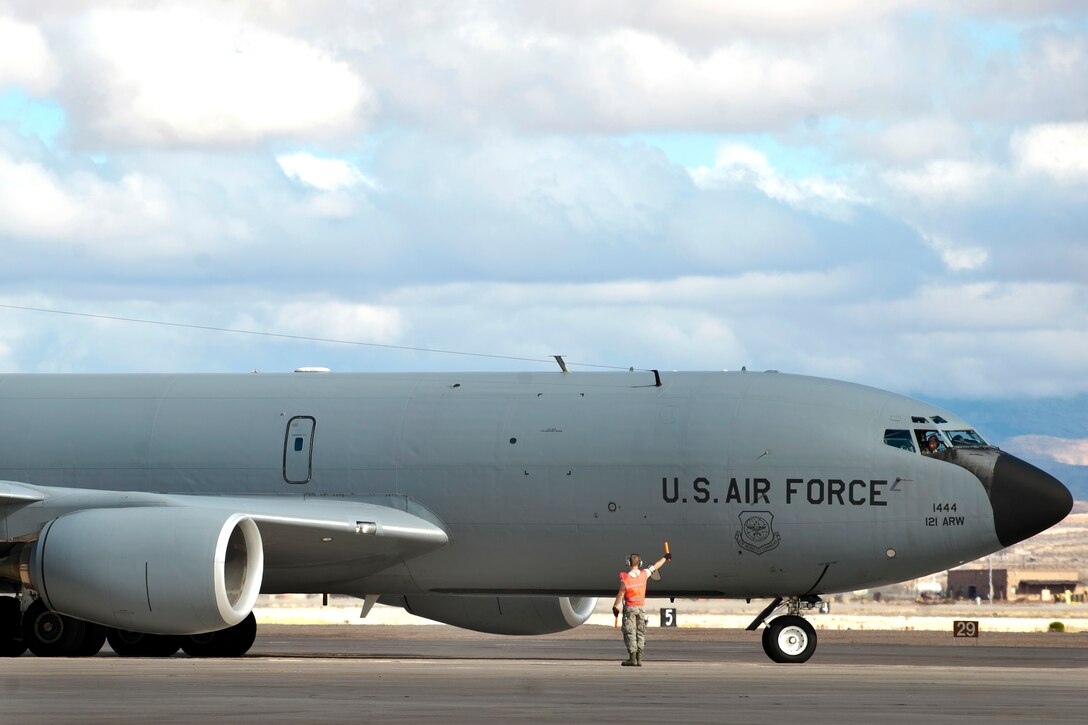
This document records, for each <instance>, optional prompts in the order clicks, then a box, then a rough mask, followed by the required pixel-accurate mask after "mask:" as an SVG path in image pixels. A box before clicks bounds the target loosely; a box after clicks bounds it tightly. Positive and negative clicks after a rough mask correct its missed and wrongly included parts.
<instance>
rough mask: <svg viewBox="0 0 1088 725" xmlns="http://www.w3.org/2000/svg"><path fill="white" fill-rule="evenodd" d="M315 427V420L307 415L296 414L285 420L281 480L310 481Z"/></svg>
mask: <svg viewBox="0 0 1088 725" xmlns="http://www.w3.org/2000/svg"><path fill="white" fill-rule="evenodd" d="M316 428H317V421H316V420H314V419H313V418H311V417H310V416H308V415H297V416H295V417H294V418H292V419H291V420H289V421H287V435H286V437H285V438H284V442H283V480H285V481H287V483H309V482H310V478H311V477H312V476H313V460H314V430H315V429H316Z"/></svg>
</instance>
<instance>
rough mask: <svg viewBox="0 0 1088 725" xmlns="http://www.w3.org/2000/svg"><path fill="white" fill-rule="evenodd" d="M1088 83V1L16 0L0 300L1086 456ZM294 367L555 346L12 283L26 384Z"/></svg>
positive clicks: (11, 9)
mask: <svg viewBox="0 0 1088 725" xmlns="http://www.w3.org/2000/svg"><path fill="white" fill-rule="evenodd" d="M1086 90H1088V11H1086V10H1085V8H1084V6H1083V4H1082V3H1080V2H1074V1H1072V0H1070V1H1068V2H1066V1H1063V0H1023V1H1021V0H973V1H970V0H969V1H967V2H963V3H958V4H955V5H953V6H951V7H949V6H948V4H940V5H937V4H935V3H920V2H909V1H906V0H893V1H887V2H879V3H873V2H870V1H868V0H825V1H824V2H821V3H811V2H803V1H801V0H796V1H795V0H787V1H784V2H778V3H751V2H722V1H719V0H691V1H690V2H670V3H652V2H640V1H637V0H603V1H601V2H586V1H584V0H583V1H581V2H569V3H567V2H551V3H529V2H524V3H515V2H460V3H433V2H425V1H420V2H412V1H408V2H404V1H401V2H388V3H352V4H343V3H332V2H329V3H322V2H310V3H268V2H252V3H246V2H236V3H223V2H210V1H209V2H187V3H171V2H160V3H155V4H149V3H137V2H106V1H102V0H99V1H97V2H93V3H90V2H88V3H79V2H70V1H61V0H45V1H43V0H36V1H35V2H10V1H8V0H0V252H2V255H3V256H2V258H0V260H2V263H0V304H3V305H12V306H18V307H34V308H44V309H55V310H64V311H69V312H79V313H84V314H98V315H107V316H119V317H128V318H139V319H149V320H162V321H169V322H174V323H181V324H189V325H202V326H211V327H226V328H235V329H245V330H254V331H264V332H276V333H282V334H286V335H299V336H311V337H320V338H332V339H343V340H352V341H359V342H370V343H379V344H382V345H388V346H404V347H413V348H433V349H443V350H456V351H465V352H472V353H485V354H493V355H497V356H508V357H515V358H545V357H547V356H548V355H551V354H555V353H561V354H564V355H566V356H567V359H568V360H571V361H577V362H582V363H590V364H597V365H616V366H624V367H626V366H629V365H633V366H635V367H644V368H648V367H654V368H662V369H723V368H728V369H738V368H740V367H741V366H742V365H745V366H747V367H748V368H749V369H767V368H774V369H780V370H783V371H790V372H798V373H806V374H814V375H823V376H830V377H836V378H843V379H848V380H854V381H858V382H863V383H868V384H872V385H877V386H879V387H884V388H888V389H892V390H895V391H897V392H902V393H905V394H909V395H914V396H917V397H922V398H924V399H927V400H933V401H937V402H946V401H955V402H957V403H960V404H961V405H965V406H967V407H968V408H969V409H970V410H972V411H974V412H975V414H976V415H977V416H978V417H979V418H980V420H981V421H983V422H987V423H989V425H990V426H991V428H990V430H989V432H990V436H991V438H998V439H1001V440H1000V442H1002V443H1004V444H1006V445H1007V446H1008V447H1010V448H1012V449H1014V450H1018V451H1020V452H1023V453H1025V454H1030V455H1032V456H1033V457H1034V458H1033V460H1038V461H1046V462H1050V463H1052V464H1054V466H1058V467H1060V468H1062V470H1063V471H1064V470H1067V469H1070V468H1071V467H1076V468H1078V471H1074V474H1075V475H1082V474H1083V473H1084V472H1085V471H1088V469H1085V468H1083V467H1084V466H1086V465H1088V412H1086V411H1088V203H1086V202H1088V92H1086ZM299 365H324V366H328V367H331V368H334V369H337V370H420V369H427V370H442V369H461V370H463V369H525V368H527V367H529V368H543V369H547V366H542V365H538V364H536V363H532V362H528V361H518V360H510V359H502V358H486V357H476V356H456V355H435V354H425V353H420V352H406V351H398V350H395V349H392V348H382V347H366V346H349V345H334V344H326V343H314V342H304V341H290V340H284V339H274V338H266V337H254V336H242V335H231V334H227V333H217V332H209V331H198V330H192V329H186V328H170V327H153V326H147V325H139V324H132V323H122V322H117V321H109V320H103V319H90V318H77V317H72V316H66V315H50V314H46V313H34V312H27V311H20V310H13V309H7V308H0V371H9V372H23V371H50V372H51V371H87V372H97V371H223V370H239V371H241V370H251V369H255V368H256V369H261V370H290V369H292V368H294V367H296V366H299ZM553 366H554V364H553ZM1048 411H1054V413H1053V414H1052V415H1051V414H1049V413H1048ZM978 425H979V427H980V428H984V432H987V431H986V430H985V427H984V426H983V423H982V422H979V423H978ZM1052 467H1053V466H1052ZM1085 480H1088V479H1085Z"/></svg>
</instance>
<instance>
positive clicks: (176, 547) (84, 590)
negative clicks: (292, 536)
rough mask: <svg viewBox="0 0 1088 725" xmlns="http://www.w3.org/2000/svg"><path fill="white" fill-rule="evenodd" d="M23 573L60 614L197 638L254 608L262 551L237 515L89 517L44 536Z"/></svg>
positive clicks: (52, 527)
mask: <svg viewBox="0 0 1088 725" xmlns="http://www.w3.org/2000/svg"><path fill="white" fill-rule="evenodd" d="M28 575H29V579H30V583H31V585H32V586H33V588H34V589H35V590H36V591H37V592H38V593H39V594H40V595H41V597H42V599H43V600H44V602H45V604H46V606H48V607H49V608H50V609H52V610H54V611H56V612H60V613H61V614H67V615H69V616H72V617H75V618H77V619H83V620H87V621H90V622H97V623H99V624H104V625H106V626H109V627H117V628H118V629H127V630H131V631H134V632H147V633H152V634H199V633H202V632H212V631H216V630H220V629H224V628H226V627H230V626H233V625H235V624H238V623H239V622H241V621H242V620H243V619H245V617H246V616H247V615H248V614H249V612H250V611H251V610H252V609H253V605H254V604H255V603H256V600H257V594H258V593H259V592H260V589H261V578H262V577H263V575H264V549H263V546H262V543H261V534H260V531H259V530H258V529H257V525H256V524H255V523H254V522H253V520H252V519H250V518H249V517H248V516H245V515H243V514H236V513H230V512H227V511H217V510H214V509H203V508H183V507H134V508H122V509H91V510H86V511H78V512H76V513H72V514H68V515H66V516H61V517H60V518H57V519H54V520H53V521H50V522H49V523H48V524H46V525H45V526H44V527H43V528H42V531H41V535H40V536H39V538H38V541H37V542H36V543H35V544H34V545H33V549H32V550H31V552H30V559H29V572H28Z"/></svg>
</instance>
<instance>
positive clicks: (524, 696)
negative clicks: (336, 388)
mask: <svg viewBox="0 0 1088 725" xmlns="http://www.w3.org/2000/svg"><path fill="white" fill-rule="evenodd" d="M818 634H819V637H820V643H819V648H818V650H817V652H816V654H815V656H814V657H813V658H812V660H810V661H809V662H808V663H807V664H804V665H778V664H774V663H772V662H771V661H770V660H768V659H767V658H766V657H765V655H764V654H763V651H762V649H761V647H760V643H759V635H758V633H746V632H740V631H735V630H710V629H671V630H666V629H658V628H651V629H650V631H649V633H648V644H647V652H646V655H647V662H646V664H645V666H644V667H642V668H630V667H620V665H619V662H620V660H621V659H622V658H623V656H624V655H625V652H624V650H623V645H622V643H621V641H620V635H619V633H618V632H616V631H614V630H613V629H611V628H610V627H594V626H585V627H581V628H579V629H576V630H573V631H571V632H565V633H561V634H558V635H549V636H545V637H499V636H488V635H481V634H475V633H471V632H464V631H462V630H457V629H453V628H450V627H436V626H415V627H413V626H405V627H389V626H268V627H263V628H262V630H261V632H260V633H259V635H258V639H257V642H256V644H255V645H254V647H253V649H252V650H250V653H249V655H247V656H246V657H244V658H241V659H236V660H196V659H191V658H188V657H186V656H185V655H183V654H179V655H177V656H175V657H171V658H167V659H129V658H120V657H117V656H116V655H114V654H113V653H112V652H110V651H109V649H108V648H107V649H106V650H104V651H103V652H102V653H101V654H99V655H98V656H97V657H92V658H85V659H39V658H35V657H32V656H30V655H25V656H23V657H21V658H18V659H9V660H4V661H2V662H0V667H2V669H0V708H2V709H0V712H2V713H3V720H4V722H106V721H109V722H117V721H127V722H193V721H201V720H210V719H214V720H216V721H221V722H257V721H267V720H288V721H297V722H348V721H376V720H381V721H385V722H421V721H424V720H431V721H433V720H439V721H444V722H479V721H482V720H484V721H502V722H511V721H517V720H522V721H530V722H537V721H566V722H570V721H582V722H621V721H623V722H648V721H649V722H653V721H661V720H667V721H672V722H677V723H679V722H743V723H753V722H788V721H796V722H829V723H830V722H835V723H873V722H881V721H886V722H918V721H921V720H928V721H930V722H957V723H963V722H967V723H971V722H991V721H993V720H995V719H996V720H1033V721H1041V722H1077V723H1083V722H1085V721H1088V634H1056V633H1055V634H1043V633H1039V634H1007V635H1006V634H992V635H987V634H986V633H985V632H984V633H983V634H982V637H981V638H980V640H979V641H978V643H977V644H975V643H968V644H964V643H962V642H957V643H954V642H953V640H952V638H951V636H943V635H938V634H936V633H930V632H822V633H818Z"/></svg>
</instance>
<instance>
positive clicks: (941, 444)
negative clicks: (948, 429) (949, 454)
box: [914, 428, 948, 456]
mask: <svg viewBox="0 0 1088 725" xmlns="http://www.w3.org/2000/svg"><path fill="white" fill-rule="evenodd" d="M914 437H915V438H916V439H917V440H918V447H919V448H921V450H922V455H923V456H929V455H932V454H934V453H939V452H940V451H943V450H947V449H948V443H947V442H946V440H945V438H944V435H943V434H942V433H941V432H940V431H939V430H932V429H925V428H918V429H915V431H914Z"/></svg>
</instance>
